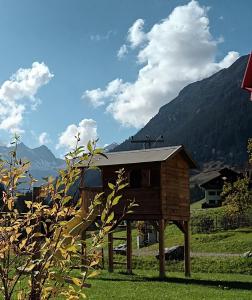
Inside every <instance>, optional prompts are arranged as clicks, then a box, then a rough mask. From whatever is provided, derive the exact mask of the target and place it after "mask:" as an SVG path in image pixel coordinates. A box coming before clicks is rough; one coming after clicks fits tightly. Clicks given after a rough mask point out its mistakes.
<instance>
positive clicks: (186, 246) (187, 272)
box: [184, 221, 191, 277]
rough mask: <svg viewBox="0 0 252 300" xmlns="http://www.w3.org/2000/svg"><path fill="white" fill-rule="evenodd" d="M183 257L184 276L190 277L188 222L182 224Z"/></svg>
mask: <svg viewBox="0 0 252 300" xmlns="http://www.w3.org/2000/svg"><path fill="white" fill-rule="evenodd" d="M184 228H185V232H184V251H185V252H184V256H185V276H186V277H190V276H191V261H190V230H189V228H190V227H189V222H188V221H185V222H184Z"/></svg>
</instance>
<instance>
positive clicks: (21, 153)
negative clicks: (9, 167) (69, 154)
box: [0, 143, 64, 185]
mask: <svg viewBox="0 0 252 300" xmlns="http://www.w3.org/2000/svg"><path fill="white" fill-rule="evenodd" d="M11 150H13V147H5V146H0V156H1V158H3V159H7V158H8V156H9V152H10V151H11ZM17 157H18V158H22V159H26V160H28V161H30V163H31V167H30V172H31V174H32V175H33V176H34V178H36V179H37V180H38V183H37V185H40V184H42V182H43V180H42V178H43V177H47V176H50V175H52V176H56V175H57V170H58V169H60V168H62V167H64V160H62V159H59V158H56V157H55V156H54V154H53V153H52V152H51V151H50V150H49V149H48V148H47V147H46V146H44V145H43V146H40V147H37V148H34V149H30V148H29V147H27V146H26V145H25V144H23V143H20V144H18V146H17Z"/></svg>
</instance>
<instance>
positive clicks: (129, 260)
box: [127, 220, 132, 274]
mask: <svg viewBox="0 0 252 300" xmlns="http://www.w3.org/2000/svg"><path fill="white" fill-rule="evenodd" d="M127 273H128V274H132V234H131V222H130V221H129V220H127Z"/></svg>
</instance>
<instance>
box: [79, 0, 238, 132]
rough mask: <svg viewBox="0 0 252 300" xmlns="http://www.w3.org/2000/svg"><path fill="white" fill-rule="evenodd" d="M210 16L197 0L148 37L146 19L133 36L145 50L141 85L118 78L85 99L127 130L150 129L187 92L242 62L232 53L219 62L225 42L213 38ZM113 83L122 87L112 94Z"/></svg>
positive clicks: (137, 24)
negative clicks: (160, 112)
mask: <svg viewBox="0 0 252 300" xmlns="http://www.w3.org/2000/svg"><path fill="white" fill-rule="evenodd" d="M207 12H208V8H206V7H202V6H200V5H199V3H198V2H197V1H194V0H192V1H191V2H189V3H188V4H187V5H183V6H178V7H176V8H175V9H174V10H173V11H172V12H171V14H170V15H169V16H168V17H167V18H166V19H163V20H162V21H160V22H159V23H157V24H155V25H154V26H153V27H152V28H151V29H150V31H149V32H147V33H143V31H142V27H143V24H144V23H143V20H141V19H140V20H137V21H136V22H135V23H134V24H133V26H132V27H131V28H130V30H129V35H128V40H129V42H130V46H132V47H136V46H137V45H138V46H139V45H141V48H140V49H139V52H138V56H137V59H138V63H141V64H142V66H141V68H140V70H139V73H138V77H137V79H136V81H135V82H132V83H130V82H123V80H122V79H115V80H113V81H111V82H110V83H109V84H108V85H107V86H106V87H105V89H101V88H98V89H94V90H91V91H90V90H89V91H86V92H84V94H83V98H85V99H86V100H88V101H90V102H91V103H93V105H94V106H98V105H97V103H98V104H99V105H106V111H108V112H110V113H111V114H112V115H113V117H114V119H116V120H117V121H118V122H120V123H121V124H123V125H125V126H134V127H136V128H139V127H141V126H143V125H145V124H146V123H147V122H148V121H149V120H150V119H151V118H152V117H153V116H154V115H155V114H156V113H157V112H158V110H159V108H160V107H161V106H162V105H164V104H165V103H168V102H170V101H171V100H172V99H174V97H176V96H177V95H178V93H179V91H180V90H181V89H182V88H183V87H185V86H186V85H188V84H189V83H192V82H194V81H197V80H200V79H203V78H205V77H208V76H210V75H212V74H213V73H215V72H217V71H219V70H220V69H222V68H226V67H228V66H229V65H230V64H232V63H233V62H234V61H235V60H236V59H237V58H238V57H239V53H237V52H234V51H231V52H229V53H228V54H227V56H225V57H224V58H223V59H222V60H221V61H219V62H218V61H216V53H217V50H218V44H219V43H220V40H219V39H214V38H213V36H212V35H211V33H210V27H209V19H208V16H207ZM133 28H134V30H133ZM133 33H134V34H133ZM139 36H140V37H139ZM143 42H144V44H143ZM112 83H113V84H112ZM115 83H116V84H115ZM110 84H112V85H113V86H116V88H115V89H111V88H110Z"/></svg>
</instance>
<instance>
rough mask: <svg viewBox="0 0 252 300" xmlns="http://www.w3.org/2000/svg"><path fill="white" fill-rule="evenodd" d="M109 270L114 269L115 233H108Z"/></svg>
mask: <svg viewBox="0 0 252 300" xmlns="http://www.w3.org/2000/svg"><path fill="white" fill-rule="evenodd" d="M108 271H109V272H113V271H114V264H113V233H109V234H108Z"/></svg>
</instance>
